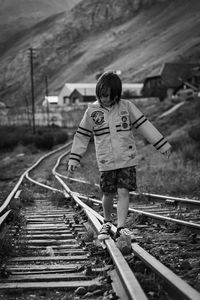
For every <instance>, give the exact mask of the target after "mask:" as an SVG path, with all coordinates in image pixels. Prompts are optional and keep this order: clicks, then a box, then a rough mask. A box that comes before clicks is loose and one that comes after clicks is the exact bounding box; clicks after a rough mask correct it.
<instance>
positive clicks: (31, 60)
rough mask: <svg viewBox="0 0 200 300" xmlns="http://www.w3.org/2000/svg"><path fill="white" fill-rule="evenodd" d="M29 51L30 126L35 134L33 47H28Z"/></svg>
mask: <svg viewBox="0 0 200 300" xmlns="http://www.w3.org/2000/svg"><path fill="white" fill-rule="evenodd" d="M29 52H30V75H31V100H32V126H33V134H35V98H34V97H35V96H34V79H33V54H34V49H33V48H29Z"/></svg>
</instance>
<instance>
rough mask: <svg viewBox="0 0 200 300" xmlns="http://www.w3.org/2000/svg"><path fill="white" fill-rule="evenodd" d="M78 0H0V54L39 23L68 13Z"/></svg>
mask: <svg viewBox="0 0 200 300" xmlns="http://www.w3.org/2000/svg"><path fill="white" fill-rule="evenodd" d="M78 2H80V0H73V1H72V0H26V1H25V0H17V1H14V0H0V7H1V10H0V33H1V45H0V54H2V53H4V52H6V50H7V49H8V48H9V47H13V45H14V43H15V42H16V40H18V39H19V38H20V37H22V36H23V35H24V34H27V33H28V32H27V30H28V29H30V28H31V27H32V26H34V25H36V24H37V23H39V22H40V21H42V20H44V19H46V18H48V17H50V16H52V15H55V14H58V13H60V12H66V11H69V10H70V9H71V8H72V7H73V6H74V5H76V4H77V3H78Z"/></svg>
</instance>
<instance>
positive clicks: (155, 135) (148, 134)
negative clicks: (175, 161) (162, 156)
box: [129, 102, 171, 153]
mask: <svg viewBox="0 0 200 300" xmlns="http://www.w3.org/2000/svg"><path fill="white" fill-rule="evenodd" d="M129 103H130V102H129ZM130 116H131V125H132V126H134V127H135V128H136V129H137V130H138V132H139V133H140V134H142V135H143V136H144V138H145V139H146V140H147V141H148V142H149V143H151V144H152V145H153V146H154V147H155V148H156V149H157V150H159V151H160V152H161V153H164V152H166V151H167V150H169V149H170V148H171V145H170V144H169V143H168V141H167V140H166V138H165V137H163V135H162V134H161V133H160V132H159V131H158V130H157V128H156V127H155V126H154V125H153V124H152V123H151V122H150V121H149V120H148V119H147V118H146V117H145V116H144V114H143V113H142V112H141V111H140V110H139V109H138V108H137V107H136V106H135V104H133V103H130Z"/></svg>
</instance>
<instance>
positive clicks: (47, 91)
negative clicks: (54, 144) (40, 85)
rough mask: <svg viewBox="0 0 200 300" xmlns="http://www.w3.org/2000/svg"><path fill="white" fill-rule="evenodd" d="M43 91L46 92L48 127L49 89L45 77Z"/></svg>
mask: <svg viewBox="0 0 200 300" xmlns="http://www.w3.org/2000/svg"><path fill="white" fill-rule="evenodd" d="M45 90H46V93H45V94H46V95H45V96H46V101H47V126H48V127H49V99H48V97H49V89H48V77H47V75H45Z"/></svg>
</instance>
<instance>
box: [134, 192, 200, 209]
mask: <svg viewBox="0 0 200 300" xmlns="http://www.w3.org/2000/svg"><path fill="white" fill-rule="evenodd" d="M130 194H131V195H136V196H139V195H144V196H146V197H150V198H156V199H158V200H172V201H174V202H180V203H184V204H187V203H188V204H192V205H198V206H199V207H200V200H196V199H189V198H179V197H173V196H167V195H160V194H151V193H137V192H130Z"/></svg>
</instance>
